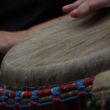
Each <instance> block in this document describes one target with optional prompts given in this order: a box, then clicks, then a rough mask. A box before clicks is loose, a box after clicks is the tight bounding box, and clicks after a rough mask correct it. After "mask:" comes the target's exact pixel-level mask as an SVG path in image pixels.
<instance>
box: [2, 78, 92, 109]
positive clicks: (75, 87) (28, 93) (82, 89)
mask: <svg viewBox="0 0 110 110" xmlns="http://www.w3.org/2000/svg"><path fill="white" fill-rule="evenodd" d="M93 79H94V78H86V79H84V80H78V81H76V83H71V84H64V85H61V86H55V87H52V88H46V89H33V90H12V89H6V88H5V89H3V88H1V89H0V107H1V108H20V109H21V108H22V109H23V108H31V107H42V106H47V105H50V104H53V103H65V102H69V101H71V100H77V99H79V98H81V97H84V96H86V97H90V96H91V86H92V83H93Z"/></svg>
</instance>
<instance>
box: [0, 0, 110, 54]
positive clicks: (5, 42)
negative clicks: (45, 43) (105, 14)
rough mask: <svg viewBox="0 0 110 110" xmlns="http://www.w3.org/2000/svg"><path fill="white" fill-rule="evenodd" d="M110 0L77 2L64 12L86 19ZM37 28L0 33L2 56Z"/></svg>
mask: <svg viewBox="0 0 110 110" xmlns="http://www.w3.org/2000/svg"><path fill="white" fill-rule="evenodd" d="M109 5H110V0H77V1H76V2H74V3H72V4H69V5H66V6H64V7H63V11H64V12H66V13H68V14H69V15H70V16H72V17H85V16H87V15H89V14H91V13H92V12H94V11H96V10H99V9H101V8H103V7H106V6H109ZM37 27H38V26H37ZM35 30H36V28H33V27H32V28H31V29H29V30H26V31H20V32H13V33H12V32H3V31H1V32H0V54H1V53H2V54H5V53H6V52H7V51H8V50H9V49H10V48H11V47H12V46H14V45H15V44H17V43H18V42H20V41H21V40H22V39H23V38H25V37H27V36H29V34H31V33H32V32H35Z"/></svg>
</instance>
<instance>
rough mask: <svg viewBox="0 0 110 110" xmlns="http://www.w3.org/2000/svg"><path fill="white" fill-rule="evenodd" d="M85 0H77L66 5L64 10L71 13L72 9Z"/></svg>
mask: <svg viewBox="0 0 110 110" xmlns="http://www.w3.org/2000/svg"><path fill="white" fill-rule="evenodd" d="M84 1H85V0H77V1H76V2H74V3H72V4H69V5H66V6H64V7H63V8H62V10H63V11H64V12H66V13H70V12H71V11H72V10H74V9H75V8H77V7H78V6H79V5H80V4H81V3H82V2H84Z"/></svg>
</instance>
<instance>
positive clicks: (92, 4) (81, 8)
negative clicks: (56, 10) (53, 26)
mask: <svg viewBox="0 0 110 110" xmlns="http://www.w3.org/2000/svg"><path fill="white" fill-rule="evenodd" d="M107 6H110V0H77V1H76V2H75V3H72V4H69V5H66V6H64V7H63V11H64V12H66V13H68V14H70V15H71V16H72V17H85V16H87V15H89V14H91V13H92V12H94V11H96V10H99V9H101V8H103V7H107Z"/></svg>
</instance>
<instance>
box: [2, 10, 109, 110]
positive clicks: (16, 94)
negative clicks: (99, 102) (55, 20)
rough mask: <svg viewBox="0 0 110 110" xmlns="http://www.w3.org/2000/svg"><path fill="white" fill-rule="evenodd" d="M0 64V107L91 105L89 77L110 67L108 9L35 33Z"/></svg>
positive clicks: (69, 109) (80, 108)
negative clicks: (0, 71)
mask: <svg viewBox="0 0 110 110" xmlns="http://www.w3.org/2000/svg"><path fill="white" fill-rule="evenodd" d="M1 69H2V74H1V79H2V81H1V89H0V96H1V98H0V107H1V108H3V109H11V110H12V109H34V108H36V109H38V110H41V109H44V110H45V109H52V110H54V109H55V110H56V109H59V110H61V109H62V110H63V109H64V110H66V109H67V110H72V109H73V108H74V109H75V110H86V109H90V108H91V104H92V103H93V100H92V99H94V98H91V96H92V94H93V93H94V94H95V92H94V90H96V88H95V89H93V90H91V89H92V83H93V80H94V77H93V76H94V75H96V74H98V73H100V72H103V71H106V70H109V69H110V8H105V9H103V10H101V11H99V12H97V13H94V15H91V16H89V17H87V18H84V19H75V20H69V21H65V22H63V23H60V24H58V25H55V26H53V27H50V28H48V29H45V30H42V31H41V32H39V33H34V34H33V35H32V37H29V38H28V39H25V40H24V41H23V42H21V43H19V44H18V45H16V46H15V47H13V48H12V49H11V50H10V51H9V52H8V53H7V55H6V56H5V58H4V60H3V62H2V66H1ZM107 73H108V72H107ZM103 74H104V73H103ZM87 77H89V78H87ZM79 79H82V80H79ZM96 79H97V78H96ZM102 79H103V78H102ZM76 80H77V81H76ZM103 83H104V82H103ZM95 85H97V84H95V83H94V86H95ZM97 87H98V86H97ZM93 88H94V87H93ZM93 96H95V95H93ZM89 101H90V103H89ZM88 103H89V105H88ZM93 110H95V109H93ZM97 110H98V109H97Z"/></svg>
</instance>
